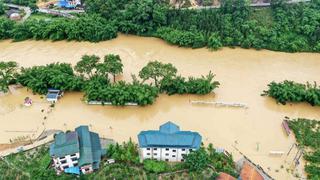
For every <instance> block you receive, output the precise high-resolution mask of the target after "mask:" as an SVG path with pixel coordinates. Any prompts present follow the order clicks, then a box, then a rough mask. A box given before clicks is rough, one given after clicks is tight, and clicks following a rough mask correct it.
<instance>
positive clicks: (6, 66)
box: [0, 61, 18, 92]
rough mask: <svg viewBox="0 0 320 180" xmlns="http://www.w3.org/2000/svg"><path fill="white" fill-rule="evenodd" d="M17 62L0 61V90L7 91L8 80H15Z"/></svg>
mask: <svg viewBox="0 0 320 180" xmlns="http://www.w3.org/2000/svg"><path fill="white" fill-rule="evenodd" d="M17 68H18V64H17V63H16V62H13V61H9V62H2V61H1V62H0V92H1V91H2V92H7V91H8V86H9V84H10V82H12V81H13V80H15V76H16V74H17Z"/></svg>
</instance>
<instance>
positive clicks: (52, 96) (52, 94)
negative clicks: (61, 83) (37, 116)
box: [47, 89, 63, 103]
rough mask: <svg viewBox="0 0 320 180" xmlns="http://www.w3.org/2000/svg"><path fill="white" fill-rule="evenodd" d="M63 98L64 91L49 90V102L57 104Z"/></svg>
mask: <svg viewBox="0 0 320 180" xmlns="http://www.w3.org/2000/svg"><path fill="white" fill-rule="evenodd" d="M62 96H63V91H60V90H58V89H48V94H47V101H49V102H51V103H56V102H57V101H58V99H60V98H61V97H62Z"/></svg>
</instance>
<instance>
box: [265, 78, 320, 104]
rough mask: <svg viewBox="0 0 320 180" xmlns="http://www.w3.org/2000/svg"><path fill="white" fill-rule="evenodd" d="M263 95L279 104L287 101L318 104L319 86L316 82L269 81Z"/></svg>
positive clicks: (319, 102)
mask: <svg viewBox="0 0 320 180" xmlns="http://www.w3.org/2000/svg"><path fill="white" fill-rule="evenodd" d="M268 87H269V89H268V90H267V91H264V94H263V95H268V96H270V97H273V98H275V99H276V100H277V102H279V103H281V104H286V103H287V102H308V103H309V104H311V105H312V106H319V105H320V88H319V87H318V86H317V84H316V83H314V84H310V83H307V84H306V85H305V84H300V83H296V82H293V81H287V80H286V81H283V82H280V83H276V82H271V83H270V84H269V85H268Z"/></svg>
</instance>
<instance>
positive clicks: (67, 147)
mask: <svg viewBox="0 0 320 180" xmlns="http://www.w3.org/2000/svg"><path fill="white" fill-rule="evenodd" d="M77 152H79V140H78V134H77V132H68V133H63V132H60V133H59V134H57V135H56V136H55V140H54V143H52V144H51V145H50V155H51V156H56V157H64V156H66V155H69V154H74V153H77Z"/></svg>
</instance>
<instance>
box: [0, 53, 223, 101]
mask: <svg viewBox="0 0 320 180" xmlns="http://www.w3.org/2000/svg"><path fill="white" fill-rule="evenodd" d="M122 73H123V64H122V60H121V58H120V56H119V55H115V54H108V55H106V56H104V58H103V60H101V59H100V57H98V56H96V55H84V56H82V58H81V60H80V61H79V62H78V63H77V64H76V65H75V66H74V67H72V65H71V64H68V63H52V64H47V65H42V66H33V67H28V68H24V67H21V68H20V67H19V66H18V64H17V63H16V62H14V61H9V62H1V61H0V91H3V92H8V90H9V88H8V86H9V85H10V84H16V83H20V84H21V85H23V86H25V87H27V88H28V89H30V90H32V92H33V93H37V94H42V95H44V94H46V93H47V91H48V89H49V88H55V89H60V90H62V91H81V92H84V97H85V100H86V101H87V102H90V101H96V102H101V103H102V104H103V105H104V104H107V103H110V104H112V105H117V106H123V105H126V104H128V103H134V104H137V105H140V106H145V105H150V104H153V103H154V102H155V100H156V98H157V97H158V95H159V93H166V94H168V95H173V94H198V95H203V94H208V93H212V92H213V90H214V89H216V88H218V87H219V82H218V81H215V80H214V74H213V73H211V72H209V74H208V75H207V76H201V77H198V78H195V77H189V78H188V79H186V78H184V77H182V76H180V75H177V69H176V67H174V66H173V65H172V64H170V63H168V64H164V63H161V62H159V61H150V62H149V63H148V64H146V65H145V66H144V67H143V68H142V69H141V71H140V72H139V77H137V76H135V75H132V82H125V81H123V80H117V78H116V77H117V76H118V75H120V74H122ZM172 82H174V83H172Z"/></svg>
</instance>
